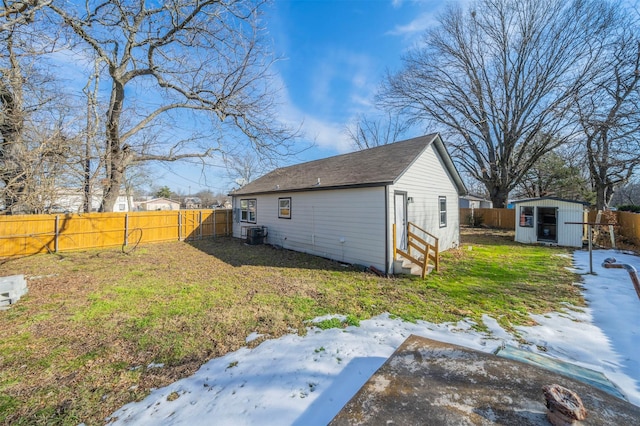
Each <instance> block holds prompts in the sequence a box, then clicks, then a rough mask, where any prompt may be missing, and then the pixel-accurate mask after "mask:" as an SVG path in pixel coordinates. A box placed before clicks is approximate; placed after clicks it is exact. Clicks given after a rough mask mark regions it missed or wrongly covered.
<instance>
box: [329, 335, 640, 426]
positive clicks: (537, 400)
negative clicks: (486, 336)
mask: <svg viewBox="0 0 640 426" xmlns="http://www.w3.org/2000/svg"><path fill="white" fill-rule="evenodd" d="M550 384H558V385H561V386H564V387H565V388H568V389H571V390H572V391H574V392H576V393H577V394H578V395H579V397H580V398H581V399H582V402H583V403H584V406H585V407H586V409H587V418H586V420H584V421H582V422H581V423H579V424H581V425H638V424H640V407H637V406H635V405H633V404H630V403H628V402H626V401H624V400H622V399H620V398H616V397H615V396H613V395H611V394H609V393H607V392H604V391H602V390H600V389H598V388H596V387H593V386H590V385H588V384H586V383H583V382H581V381H579V380H576V379H573V378H570V377H567V376H564V375H561V374H558V373H557V372H553V371H550V370H547V369H544V368H541V367H538V366H535V365H531V364H527V363H523V362H519V361H516V360H513V359H508V358H503V357H499V356H496V355H493V354H489V353H484V352H479V351H475V350H473V349H468V348H464V347H461V346H457V345H452V344H448V343H443V342H438V341H435V340H430V339H426V338H423V337H418V336H414V335H412V336H410V337H409V338H407V340H405V342H404V343H403V344H402V345H401V346H400V347H399V348H398V349H397V350H396V351H395V352H394V354H393V355H392V356H391V357H390V358H389V359H388V360H387V361H386V362H385V363H384V365H383V366H382V367H380V369H378V371H377V372H376V373H375V374H374V375H373V376H372V377H371V378H370V379H369V380H368V381H367V383H365V385H364V386H363V387H362V388H361V389H360V390H359V391H358V393H357V394H356V395H355V396H354V397H353V398H352V399H351V400H350V401H349V402H348V403H347V404H346V405H345V406H344V407H343V408H342V410H341V411H340V412H339V413H338V415H337V416H336V417H335V418H334V419H333V420H332V421H331V423H330V424H331V425H334V426H339V425H365V424H366V425H390V424H391V425H394V424H395V425H518V426H525V425H549V424H550V423H549V421H548V420H547V417H546V411H547V409H546V406H545V398H544V395H543V392H542V387H543V386H545V385H550Z"/></svg>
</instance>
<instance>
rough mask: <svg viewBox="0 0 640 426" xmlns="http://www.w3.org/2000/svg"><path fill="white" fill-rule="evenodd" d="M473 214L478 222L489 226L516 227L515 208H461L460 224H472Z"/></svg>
mask: <svg viewBox="0 0 640 426" xmlns="http://www.w3.org/2000/svg"><path fill="white" fill-rule="evenodd" d="M472 214H473V216H474V219H475V223H476V224H479V225H484V226H488V227H490V228H501V229H516V211H515V210H514V209H469V208H461V209H460V224H461V225H470V224H471V221H470V219H471V215H472ZM478 218H481V219H478Z"/></svg>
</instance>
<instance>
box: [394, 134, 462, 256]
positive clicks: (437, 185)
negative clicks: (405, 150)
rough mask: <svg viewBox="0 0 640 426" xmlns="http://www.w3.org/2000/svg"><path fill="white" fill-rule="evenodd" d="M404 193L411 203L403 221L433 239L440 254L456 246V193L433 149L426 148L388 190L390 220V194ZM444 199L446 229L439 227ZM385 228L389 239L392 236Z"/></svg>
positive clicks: (458, 232)
mask: <svg viewBox="0 0 640 426" xmlns="http://www.w3.org/2000/svg"><path fill="white" fill-rule="evenodd" d="M395 191H404V192H406V193H407V198H410V199H411V201H410V202H409V203H408V204H407V220H408V221H409V222H413V223H415V224H416V225H417V226H419V227H420V228H422V229H424V230H425V231H427V232H429V233H430V234H433V235H435V236H436V237H438V239H439V244H440V250H447V249H450V248H452V247H457V246H458V245H459V243H460V209H459V207H458V197H459V194H458V191H457V188H456V186H455V185H454V183H453V180H452V177H451V176H450V175H449V174H448V172H447V169H446V167H445V166H444V164H443V163H442V160H441V158H440V156H439V155H438V154H437V152H436V150H435V148H434V146H433V145H430V146H429V147H428V148H427V149H426V150H425V151H424V152H423V153H422V155H421V156H419V157H418V158H417V159H416V161H415V162H414V163H413V164H412V165H411V167H410V168H409V169H408V170H407V171H406V172H405V173H404V174H403V175H402V176H401V177H400V179H398V181H397V182H396V183H395V184H394V185H392V186H390V187H389V192H388V193H387V197H388V202H387V214H388V215H389V217H390V218H393V217H394V211H393V209H394V196H393V194H394V192H395ZM440 197H445V198H446V206H447V211H446V214H447V220H446V226H440V206H439V198H440ZM392 224H393V219H392V220H391V221H390V224H389V229H388V232H389V235H392V229H391V226H392ZM389 240H390V241H389V246H388V247H389V249H390V250H392V251H393V241H391V240H393V238H392V237H390V238H389Z"/></svg>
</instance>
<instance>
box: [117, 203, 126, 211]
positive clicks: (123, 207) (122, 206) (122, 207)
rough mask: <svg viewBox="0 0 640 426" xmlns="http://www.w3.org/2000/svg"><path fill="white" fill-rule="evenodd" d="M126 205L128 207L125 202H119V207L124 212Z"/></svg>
mask: <svg viewBox="0 0 640 426" xmlns="http://www.w3.org/2000/svg"><path fill="white" fill-rule="evenodd" d="M125 207H126V205H125V204H123V203H121V204H118V208H119V209H120V211H121V212H123V211H124V209H125Z"/></svg>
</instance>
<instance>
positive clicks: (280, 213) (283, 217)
mask: <svg viewBox="0 0 640 426" xmlns="http://www.w3.org/2000/svg"><path fill="white" fill-rule="evenodd" d="M282 201H289V207H288V210H289V214H288V215H284V214H282V205H281V204H280V202H282ZM278 219H291V197H280V198H278Z"/></svg>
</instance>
